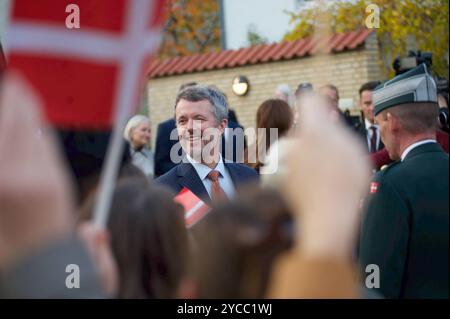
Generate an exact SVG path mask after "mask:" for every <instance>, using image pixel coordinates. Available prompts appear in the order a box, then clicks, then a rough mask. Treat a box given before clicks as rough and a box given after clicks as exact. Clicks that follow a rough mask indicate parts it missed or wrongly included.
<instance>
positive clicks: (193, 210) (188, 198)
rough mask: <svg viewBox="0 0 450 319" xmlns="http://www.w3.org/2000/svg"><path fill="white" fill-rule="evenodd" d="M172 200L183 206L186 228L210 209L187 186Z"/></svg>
mask: <svg viewBox="0 0 450 319" xmlns="http://www.w3.org/2000/svg"><path fill="white" fill-rule="evenodd" d="M174 201H175V202H177V203H179V204H181V206H183V208H184V220H185V224H186V228H191V227H192V226H194V225H195V224H196V223H197V222H199V221H200V220H201V219H202V218H203V217H205V216H206V215H207V214H208V213H209V211H210V210H211V209H210V207H209V206H208V205H206V204H205V202H203V201H202V200H201V199H200V198H198V197H197V196H196V195H195V194H194V193H193V192H191V191H190V190H189V189H188V188H186V187H184V188H183V189H182V190H181V191H180V192H179V193H178V195H177V196H175V198H174Z"/></svg>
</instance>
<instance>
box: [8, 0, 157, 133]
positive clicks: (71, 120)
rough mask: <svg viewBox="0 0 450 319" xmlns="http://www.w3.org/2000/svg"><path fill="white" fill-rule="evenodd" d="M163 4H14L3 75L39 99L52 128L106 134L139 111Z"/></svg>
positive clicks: (59, 0)
mask: <svg viewBox="0 0 450 319" xmlns="http://www.w3.org/2000/svg"><path fill="white" fill-rule="evenodd" d="M164 2H165V1H164V0H114V1H107V0H38V1H36V0H16V1H15V2H14V4H13V7H12V17H11V24H10V29H9V32H8V41H7V44H8V68H9V69H11V70H16V71H19V72H20V73H22V74H23V75H24V76H25V77H26V78H27V79H28V80H29V81H30V82H31V84H32V85H33V86H34V88H35V89H36V90H37V91H38V92H39V93H40V95H41V97H42V99H43V101H44V102H45V103H44V104H45V114H46V116H47V119H48V121H49V122H50V123H51V124H53V125H54V126H57V127H62V128H82V129H90V128H94V129H110V128H111V126H113V124H114V123H116V122H117V121H118V119H123V118H127V117H128V116H129V115H130V114H131V113H132V112H133V111H134V110H135V108H136V106H137V105H138V96H139V93H140V90H141V89H142V87H143V80H144V76H145V72H146V70H147V66H148V64H149V63H150V61H151V60H150V58H151V55H152V54H153V53H154V52H155V51H156V49H157V48H158V46H159V40H160V33H161V32H160V30H161V22H162V9H163V7H164ZM69 4H76V5H77V6H78V7H79V15H80V19H79V20H80V28H79V29H69V28H68V27H67V26H66V18H67V16H68V15H69V13H67V12H66V8H67V6H68V5H69ZM119 122H120V121H119Z"/></svg>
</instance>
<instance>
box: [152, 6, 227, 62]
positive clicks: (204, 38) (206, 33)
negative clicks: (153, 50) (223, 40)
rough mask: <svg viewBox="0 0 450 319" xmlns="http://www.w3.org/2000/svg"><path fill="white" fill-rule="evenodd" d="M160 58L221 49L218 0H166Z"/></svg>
mask: <svg viewBox="0 0 450 319" xmlns="http://www.w3.org/2000/svg"><path fill="white" fill-rule="evenodd" d="M166 14H167V19H166V23H165V25H164V30H163V40H162V45H161V49H160V51H159V57H160V58H167V57H175V56H185V55H192V54H196V53H208V52H217V51H220V17H219V3H218V1H217V0H207V1H205V0H168V1H167V8H166Z"/></svg>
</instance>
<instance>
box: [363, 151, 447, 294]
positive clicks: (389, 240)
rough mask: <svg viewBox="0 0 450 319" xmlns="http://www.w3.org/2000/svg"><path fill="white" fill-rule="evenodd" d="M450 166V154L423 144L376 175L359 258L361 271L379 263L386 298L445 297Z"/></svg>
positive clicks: (368, 205) (382, 289)
mask: <svg viewBox="0 0 450 319" xmlns="http://www.w3.org/2000/svg"><path fill="white" fill-rule="evenodd" d="M448 170H449V157H448V154H446V153H444V151H443V150H442V148H441V147H440V146H439V145H438V144H437V143H427V144H422V145H420V146H417V147H416V148H414V149H412V150H411V151H410V152H409V153H408V155H407V156H406V157H405V159H404V160H403V161H402V162H396V163H393V164H392V165H390V166H389V167H387V168H386V169H384V170H382V171H380V172H378V173H377V174H376V175H375V177H374V181H373V182H372V184H371V192H370V194H369V195H368V197H369V198H368V199H367V206H366V208H367V209H366V212H365V215H364V217H363V225H362V231H361V237H360V243H359V258H360V264H361V266H362V271H363V274H364V275H365V276H367V275H368V273H366V272H365V271H366V267H367V265H370V264H375V265H378V267H379V270H380V282H379V283H380V285H379V289H378V290H379V292H380V293H381V294H383V295H384V296H385V297H386V298H448V297H449V292H448V286H449V276H448V274H449V269H448V259H449V258H448V257H449V250H448V247H449V223H448V215H449V200H448V191H449V189H448V184H449V181H448V178H449V175H448ZM370 273H372V272H370ZM363 278H365V277H363Z"/></svg>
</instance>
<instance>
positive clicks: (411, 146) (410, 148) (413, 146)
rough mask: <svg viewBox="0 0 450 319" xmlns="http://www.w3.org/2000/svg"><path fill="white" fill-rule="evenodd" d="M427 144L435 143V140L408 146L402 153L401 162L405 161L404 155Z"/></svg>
mask: <svg viewBox="0 0 450 319" xmlns="http://www.w3.org/2000/svg"><path fill="white" fill-rule="evenodd" d="M428 143H436V140H432V139H427V140H422V141H419V142H415V143H413V144H411V145H410V146H408V147H407V148H406V149H405V150H404V151H403V153H402V156H401V159H402V162H403V160H404V159H405V157H406V155H408V153H409V152H411V151H412V150H413V149H415V148H416V147H417V146H420V145H423V144H428Z"/></svg>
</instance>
